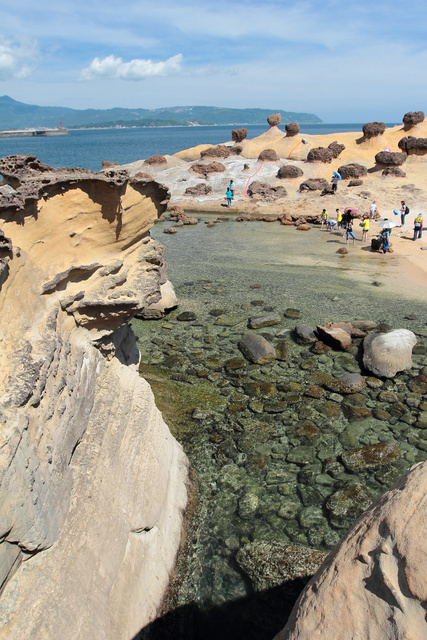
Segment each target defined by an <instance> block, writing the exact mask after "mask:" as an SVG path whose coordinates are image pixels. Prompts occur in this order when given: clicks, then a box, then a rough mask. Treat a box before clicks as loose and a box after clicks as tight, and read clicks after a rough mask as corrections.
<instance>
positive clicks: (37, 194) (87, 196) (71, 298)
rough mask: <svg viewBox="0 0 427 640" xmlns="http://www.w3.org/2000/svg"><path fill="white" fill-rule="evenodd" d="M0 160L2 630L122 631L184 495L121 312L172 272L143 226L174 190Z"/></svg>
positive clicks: (175, 528)
mask: <svg viewBox="0 0 427 640" xmlns="http://www.w3.org/2000/svg"><path fill="white" fill-rule="evenodd" d="M0 173H1V175H2V176H3V178H4V183H5V186H3V188H2V195H1V198H0V213H1V223H0V224H1V228H0V229H1V230H0V235H1V236H2V237H0V287H1V290H0V317H1V325H0V331H1V334H0V340H1V342H0V345H1V355H2V357H1V363H0V381H1V382H0V394H1V395H0V402H1V405H0V417H1V439H2V443H1V445H2V446H1V449H0V451H1V453H0V456H1V458H0V473H1V484H0V513H1V540H2V543H1V544H0V582H1V584H2V591H3V593H2V597H1V599H0V620H1V625H0V626H1V628H2V631H0V637H7V638H10V639H12V638H20V639H23V638H35V637H37V638H54V637H55V638H59V637H64V638H65V637H66V638H68V639H72V638H87V637H99V638H101V637H102V638H114V639H116V638H123V639H125V638H126V639H127V638H131V637H133V636H134V635H135V634H136V633H137V632H138V631H139V630H140V629H141V628H142V627H144V626H145V625H146V624H147V623H148V622H149V621H150V620H152V619H153V618H154V616H155V614H156V611H157V608H158V607H159V605H160V603H161V600H162V597H163V595H164V592H165V590H166V588H167V585H168V582H169V575H170V573H171V571H172V569H173V566H174V562H175V557H176V553H177V550H178V546H179V541H180V535H181V528H182V520H183V512H184V509H185V507H186V500H187V493H186V479H187V471H188V463H187V459H186V457H185V455H184V453H183V451H182V449H181V447H180V446H179V445H178V444H177V442H176V441H175V440H174V438H173V437H172V436H171V434H170V432H169V430H168V427H167V426H166V424H165V423H164V421H163V419H162V416H161V414H160V412H159V411H158V410H157V408H156V406H155V403H154V398H153V395H152V392H151V389H150V387H149V385H148V383H146V382H145V381H144V380H143V379H142V378H140V377H139V375H138V369H137V366H138V362H139V352H138V349H137V345H136V339H135V336H134V335H133V333H132V330H131V329H130V327H129V325H128V324H127V321H128V320H130V319H131V318H132V317H133V315H134V314H135V313H137V312H140V311H142V310H143V309H144V308H145V307H146V306H148V305H149V304H150V303H153V302H156V301H157V300H159V298H160V286H161V285H162V284H163V283H164V282H165V281H166V265H165V263H164V260H163V247H162V246H161V245H160V244H159V243H157V242H155V241H154V240H153V239H152V238H151V237H150V235H149V229H150V227H151V226H152V224H153V223H154V221H155V220H156V219H157V217H158V216H159V215H160V214H161V213H162V212H163V210H164V209H165V207H166V204H167V200H168V196H169V194H168V191H167V189H166V188H164V187H162V186H161V185H159V184H158V183H156V182H154V181H152V180H144V179H142V180H141V179H139V180H138V178H136V177H135V178H133V179H130V178H129V174H128V173H127V172H126V171H123V170H119V171H109V172H104V173H103V174H94V173H92V172H90V171H85V170H80V169H58V170H53V169H52V168H51V167H49V166H47V165H43V164H42V163H40V162H39V161H38V160H37V159H36V158H34V157H33V156H11V157H9V158H4V159H2V160H1V161H0ZM28 610H31V612H32V615H31V616H28V615H27V612H28Z"/></svg>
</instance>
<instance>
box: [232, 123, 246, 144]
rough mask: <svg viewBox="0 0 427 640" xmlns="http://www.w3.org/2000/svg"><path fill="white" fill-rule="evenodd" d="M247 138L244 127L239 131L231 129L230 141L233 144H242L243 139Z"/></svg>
mask: <svg viewBox="0 0 427 640" xmlns="http://www.w3.org/2000/svg"><path fill="white" fill-rule="evenodd" d="M247 137H248V130H247V129H245V127H240V129H233V131H232V132H231V139H232V140H233V142H237V143H238V142H242V141H243V140H245V138H247Z"/></svg>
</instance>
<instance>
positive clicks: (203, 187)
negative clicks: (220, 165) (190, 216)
mask: <svg viewBox="0 0 427 640" xmlns="http://www.w3.org/2000/svg"><path fill="white" fill-rule="evenodd" d="M209 193H212V187H211V186H210V185H209V184H206V182H200V183H199V184H196V186H195V187H187V188H186V190H185V191H184V195H186V196H191V197H192V198H197V197H198V196H207V195H208V194H209Z"/></svg>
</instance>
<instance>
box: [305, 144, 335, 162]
mask: <svg viewBox="0 0 427 640" xmlns="http://www.w3.org/2000/svg"><path fill="white" fill-rule="evenodd" d="M333 158H334V154H333V152H332V150H331V149H325V148H324V147H315V148H314V149H310V151H309V152H308V155H307V162H332V160H333Z"/></svg>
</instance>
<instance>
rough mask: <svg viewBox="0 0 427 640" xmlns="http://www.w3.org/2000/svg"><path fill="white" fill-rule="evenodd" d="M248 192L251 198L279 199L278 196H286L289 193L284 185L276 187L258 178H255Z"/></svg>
mask: <svg viewBox="0 0 427 640" xmlns="http://www.w3.org/2000/svg"><path fill="white" fill-rule="evenodd" d="M247 194H248V196H249V197H250V198H260V199H263V200H277V199H278V198H285V197H286V196H287V195H288V192H287V191H286V189H285V188H284V187H280V186H279V187H274V186H272V185H270V184H267V183H265V182H258V181H257V180H254V181H253V182H251V184H250V185H249V187H248V189H247Z"/></svg>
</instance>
